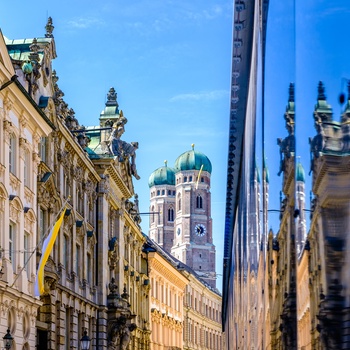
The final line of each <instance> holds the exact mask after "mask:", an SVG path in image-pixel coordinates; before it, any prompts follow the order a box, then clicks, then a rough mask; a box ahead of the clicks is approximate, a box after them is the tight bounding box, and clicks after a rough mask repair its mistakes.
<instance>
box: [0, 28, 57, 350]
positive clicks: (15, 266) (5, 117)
mask: <svg viewBox="0 0 350 350" xmlns="http://www.w3.org/2000/svg"><path fill="white" fill-rule="evenodd" d="M16 73H17V72H16V71H15V69H14V66H13V64H12V61H11V57H10V56H9V54H8V51H7V47H6V42H5V39H4V37H3V36H2V34H1V33H0V150H1V153H0V230H1V237H0V239H1V241H0V245H1V260H0V262H1V267H0V294H1V301H0V303H1V322H0V334H1V337H3V336H4V335H5V334H6V332H7V329H9V331H10V333H11V334H12V335H13V336H14V337H15V346H17V347H18V348H21V349H32V348H34V347H35V344H36V332H35V330H36V329H35V325H36V318H37V315H38V309H39V307H40V306H41V302H40V301H39V300H38V299H37V298H35V296H34V281H35V269H36V264H35V259H30V250H31V249H32V247H35V246H36V245H37V242H38V240H37V235H36V233H37V229H36V224H37V216H38V210H37V209H38V208H37V200H38V194H37V193H38V191H37V181H36V178H37V175H38V164H39V161H40V159H39V148H40V139H41V138H42V137H46V136H48V135H49V134H50V133H51V132H52V130H53V129H54V125H53V123H52V122H51V121H50V120H49V118H48V117H47V116H46V115H45V114H44V113H43V112H42V110H41V109H40V108H39V107H38V106H37V104H36V101H35V100H34V99H33V96H32V95H31V94H29V93H28V92H27V91H26V90H25V89H24V88H23V87H22V85H21V82H20V78H19V77H17V76H16ZM2 334H3V335H2Z"/></svg>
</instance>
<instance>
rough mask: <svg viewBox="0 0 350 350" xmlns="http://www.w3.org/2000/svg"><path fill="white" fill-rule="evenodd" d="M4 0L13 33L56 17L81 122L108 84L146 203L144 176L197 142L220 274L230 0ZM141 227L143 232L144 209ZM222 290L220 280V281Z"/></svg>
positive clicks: (33, 29) (66, 87)
mask: <svg viewBox="0 0 350 350" xmlns="http://www.w3.org/2000/svg"><path fill="white" fill-rule="evenodd" d="M18 5H19V6H16V7H14V6H13V2H10V1H4V2H2V4H1V11H0V28H1V30H2V32H3V34H4V35H5V36H7V37H8V38H10V39H19V38H26V37H27V38H33V37H36V36H43V35H44V34H45V29H44V27H45V25H46V21H47V17H48V16H51V17H52V18H53V24H54V26H55V29H54V32H53V34H54V37H55V42H56V49H57V55H58V57H57V58H56V60H55V61H54V68H55V69H56V71H57V75H58V76H59V81H58V84H59V87H60V89H61V90H62V91H63V92H64V93H65V97H64V99H65V101H66V102H67V103H68V104H69V106H70V107H71V108H73V109H74V110H75V112H76V117H77V118H78V120H79V122H80V124H82V125H86V126H89V125H98V118H99V115H100V112H101V111H102V109H103V108H104V104H105V101H106V94H107V92H108V90H109V88H110V87H112V86H113V87H114V88H115V89H116V91H117V93H118V103H119V108H120V109H122V110H123V112H124V115H125V116H126V118H127V119H128V123H127V125H126V127H125V130H126V132H125V134H124V137H123V139H124V140H125V141H128V142H131V141H138V142H139V150H138V152H137V159H136V162H137V168H138V173H139V175H140V176H141V180H139V181H136V180H135V181H134V186H135V190H136V192H137V193H138V195H139V199H140V211H141V212H148V211H149V208H148V206H149V188H148V177H149V175H150V174H151V172H152V171H154V170H155V169H156V168H158V167H160V166H162V165H164V160H168V165H169V166H173V164H174V162H175V160H176V158H177V157H178V156H179V155H180V154H182V153H183V152H185V151H187V150H189V149H191V144H192V143H194V144H195V148H196V149H197V150H198V151H201V152H203V153H204V154H206V155H207V156H208V157H209V159H210V160H211V162H212V165H213V172H212V189H211V191H212V217H213V234H214V243H215V244H216V246H217V273H218V274H221V273H222V247H223V233H224V225H223V223H224V216H225V196H226V186H225V181H226V158H227V137H228V130H227V128H228V116H229V90H230V75H231V73H230V70H231V38H232V13H233V9H232V1H230V0H217V1H211V0H209V1H202V0H191V1H187V0H177V1H171V0H152V1H143V0H132V1H130V0H129V1H124V0H119V1H99V2H98V1H87V0H84V1H82V0H70V1H65V0H63V1H52V2H49V1H34V2H32V3H31V4H30V6H29V5H28V4H27V5H26V6H21V5H20V4H18ZM142 228H143V231H144V232H145V233H147V232H148V217H147V216H143V221H142ZM217 284H218V287H219V288H221V281H220V280H218V283H217Z"/></svg>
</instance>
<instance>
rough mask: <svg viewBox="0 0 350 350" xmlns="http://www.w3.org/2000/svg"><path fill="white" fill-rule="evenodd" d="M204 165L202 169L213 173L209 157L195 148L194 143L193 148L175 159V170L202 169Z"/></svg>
mask: <svg viewBox="0 0 350 350" xmlns="http://www.w3.org/2000/svg"><path fill="white" fill-rule="evenodd" d="M202 165H203V169H202V171H207V172H208V173H211V170H212V167H211V162H210V160H209V158H208V157H207V156H206V155H205V154H203V153H201V152H198V151H195V150H194V144H192V149H191V150H190V151H187V152H185V153H182V154H181V155H180V156H179V157H178V158H177V159H176V161H175V172H179V171H183V170H200V169H201V167H202Z"/></svg>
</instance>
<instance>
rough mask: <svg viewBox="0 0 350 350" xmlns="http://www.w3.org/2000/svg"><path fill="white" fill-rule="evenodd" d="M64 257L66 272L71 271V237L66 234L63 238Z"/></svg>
mask: <svg viewBox="0 0 350 350" xmlns="http://www.w3.org/2000/svg"><path fill="white" fill-rule="evenodd" d="M63 259H64V266H65V268H66V272H67V273H69V271H68V269H69V238H68V236H66V235H64V238H63Z"/></svg>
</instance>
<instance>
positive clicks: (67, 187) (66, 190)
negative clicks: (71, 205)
mask: <svg viewBox="0 0 350 350" xmlns="http://www.w3.org/2000/svg"><path fill="white" fill-rule="evenodd" d="M64 194H65V196H66V198H68V197H69V196H70V183H69V177H68V176H67V174H65V175H64Z"/></svg>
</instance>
